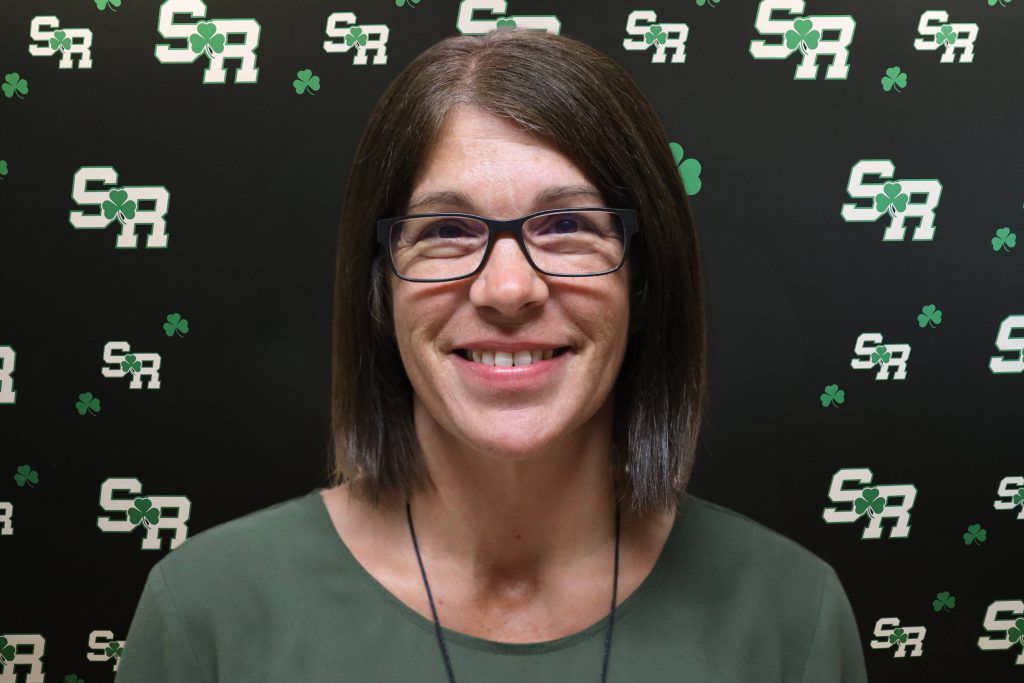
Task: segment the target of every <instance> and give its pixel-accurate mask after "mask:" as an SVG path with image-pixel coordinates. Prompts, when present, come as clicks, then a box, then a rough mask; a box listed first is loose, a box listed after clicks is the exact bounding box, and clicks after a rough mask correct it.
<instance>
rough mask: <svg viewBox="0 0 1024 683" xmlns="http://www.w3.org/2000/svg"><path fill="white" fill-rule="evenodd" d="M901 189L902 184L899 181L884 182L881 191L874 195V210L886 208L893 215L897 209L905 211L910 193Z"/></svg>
mask: <svg viewBox="0 0 1024 683" xmlns="http://www.w3.org/2000/svg"><path fill="white" fill-rule="evenodd" d="M902 190H903V186H902V185H900V184H899V183H886V184H885V185H884V186H883V187H882V191H881V192H880V193H879V194H876V195H875V211H885V210H886V209H888V210H889V213H890V215H892V216H895V215H896V212H897V211H906V210H907V202H909V201H910V195H908V194H906V193H904V192H902Z"/></svg>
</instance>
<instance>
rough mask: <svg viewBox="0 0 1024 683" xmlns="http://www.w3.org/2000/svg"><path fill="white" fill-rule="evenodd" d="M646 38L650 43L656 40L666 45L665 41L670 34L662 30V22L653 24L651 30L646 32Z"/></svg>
mask: <svg viewBox="0 0 1024 683" xmlns="http://www.w3.org/2000/svg"><path fill="white" fill-rule="evenodd" d="M644 40H646V41H647V44H648V45H650V44H651V43H653V42H655V41H657V42H658V43H660V44H661V45H664V44H665V41H666V40H668V34H667V33H665V31H663V30H662V28H661V24H655V25H654V26H651V30H650V31H648V32H647V33H645V34H644Z"/></svg>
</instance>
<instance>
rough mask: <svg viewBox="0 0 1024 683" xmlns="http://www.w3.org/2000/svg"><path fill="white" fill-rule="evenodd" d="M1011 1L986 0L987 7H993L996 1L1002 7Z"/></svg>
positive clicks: (1011, 0)
mask: <svg viewBox="0 0 1024 683" xmlns="http://www.w3.org/2000/svg"><path fill="white" fill-rule="evenodd" d="M1011 2H1013V0H1006V2H1003V0H988V6H989V7H995V6H996V3H998V4H1000V5H1002V6H1003V7H1006V6H1007V5H1008V4H1010V3H1011Z"/></svg>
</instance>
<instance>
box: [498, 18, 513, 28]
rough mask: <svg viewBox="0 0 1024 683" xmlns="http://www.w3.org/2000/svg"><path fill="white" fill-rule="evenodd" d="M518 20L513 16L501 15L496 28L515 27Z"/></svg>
mask: <svg viewBox="0 0 1024 683" xmlns="http://www.w3.org/2000/svg"><path fill="white" fill-rule="evenodd" d="M515 27H516V20H515V19H513V18H512V17H500V18H499V19H498V23H497V26H496V28H515Z"/></svg>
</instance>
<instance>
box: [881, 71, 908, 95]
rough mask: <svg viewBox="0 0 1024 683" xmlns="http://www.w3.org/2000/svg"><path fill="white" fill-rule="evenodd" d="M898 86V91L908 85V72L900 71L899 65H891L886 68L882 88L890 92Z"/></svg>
mask: <svg viewBox="0 0 1024 683" xmlns="http://www.w3.org/2000/svg"><path fill="white" fill-rule="evenodd" d="M893 86H898V87H896V92H900V88H906V87H907V74H906V72H903V71H900V68H899V67H898V66H890V67H889V68H888V69H886V70H885V75H884V76H882V89H883V90H885V92H889V91H890V90H892V89H893Z"/></svg>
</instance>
